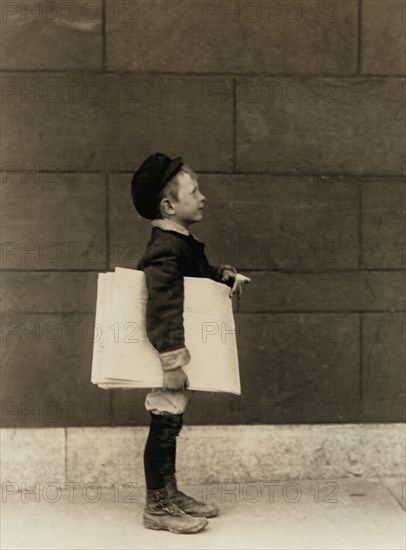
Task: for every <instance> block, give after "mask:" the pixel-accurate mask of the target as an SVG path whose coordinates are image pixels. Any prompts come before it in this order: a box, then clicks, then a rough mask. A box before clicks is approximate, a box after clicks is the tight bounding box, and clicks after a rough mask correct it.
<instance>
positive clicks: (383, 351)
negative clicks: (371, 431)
mask: <svg viewBox="0 0 406 550" xmlns="http://www.w3.org/2000/svg"><path fill="white" fill-rule="evenodd" d="M405 338H406V314H404V313H403V314H402V313H392V314H391V313H369V314H363V316H362V393H363V398H362V401H363V411H362V420H363V422H406V370H405V364H406V353H405Z"/></svg>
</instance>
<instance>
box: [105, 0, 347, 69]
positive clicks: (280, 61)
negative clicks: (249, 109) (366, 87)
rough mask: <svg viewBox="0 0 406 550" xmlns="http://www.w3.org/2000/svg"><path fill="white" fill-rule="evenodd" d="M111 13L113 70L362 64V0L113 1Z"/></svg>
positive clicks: (108, 28)
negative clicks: (359, 47) (359, 52)
mask: <svg viewBox="0 0 406 550" xmlns="http://www.w3.org/2000/svg"><path fill="white" fill-rule="evenodd" d="M106 16H107V23H106V39H107V45H106V50H107V67H108V69H109V70H121V71H122V70H131V71H162V72H191V73H198V72H200V73H201V72H204V73H230V72H232V73H244V72H245V73H247V72H248V73H252V72H254V73H255V72H256V73H273V74H275V73H278V74H281V73H282V74H326V75H328V74H352V73H355V71H356V68H357V36H358V6H357V2H355V1H354V0H350V1H346V2H327V1H324V0H323V1H321V2H313V1H308V0H300V1H299V2H295V3H292V2H288V1H287V0H283V1H281V2H267V1H264V0H259V1H257V2H202V1H201V0H197V1H196V0H192V1H186V2H185V1H182V0H176V1H168V0H156V1H148V2H139V3H138V2H137V3H127V4H126V3H125V2H116V1H114V0H109V1H108V2H107V9H106ZM174 30H176V32H174ZM157 41H158V42H159V43H161V44H162V45H163V47H162V48H157ZM321 50H323V55H320V51H321Z"/></svg>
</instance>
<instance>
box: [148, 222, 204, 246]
mask: <svg viewBox="0 0 406 550" xmlns="http://www.w3.org/2000/svg"><path fill="white" fill-rule="evenodd" d="M151 225H153V226H154V227H159V229H163V230H164V231H176V233H181V234H182V235H187V236H189V237H192V238H193V239H194V240H195V241H197V242H198V243H200V244H203V243H202V242H201V241H199V239H196V237H195V236H194V235H193V233H190V231H188V230H187V229H186V227H183V226H182V225H179V224H178V223H176V222H174V221H172V220H168V219H167V218H164V219H162V218H156V219H155V220H152V221H151Z"/></svg>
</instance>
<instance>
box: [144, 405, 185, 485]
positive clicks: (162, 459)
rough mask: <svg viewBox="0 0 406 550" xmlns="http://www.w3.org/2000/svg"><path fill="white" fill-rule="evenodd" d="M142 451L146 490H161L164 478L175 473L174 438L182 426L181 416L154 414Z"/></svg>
mask: <svg viewBox="0 0 406 550" xmlns="http://www.w3.org/2000/svg"><path fill="white" fill-rule="evenodd" d="M150 415H151V425H150V429H149V434H148V439H147V442H146V445H145V451H144V470H145V480H146V484H147V489H162V488H163V487H164V485H165V477H166V476H170V475H173V474H175V472H176V437H177V436H178V435H179V432H180V430H181V429H182V424H183V414H154V413H152V412H150Z"/></svg>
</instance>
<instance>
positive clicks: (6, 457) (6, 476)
mask: <svg viewBox="0 0 406 550" xmlns="http://www.w3.org/2000/svg"><path fill="white" fill-rule="evenodd" d="M0 437H1V481H2V483H4V484H6V483H10V484H11V485H10V486H9V487H8V488H7V487H6V485H3V489H4V491H12V490H13V489H15V488H16V489H17V490H21V489H22V488H23V483H25V487H26V488H27V489H32V488H33V487H34V486H35V483H36V482H40V483H41V482H42V483H49V482H57V483H63V482H64V481H65V430H64V428H52V429H46V428H37V429H35V430H33V429H30V428H21V427H19V428H17V429H14V428H2V429H1V434H0ZM12 484H15V485H12ZM30 498H33V497H31V496H27V500H29V499H30ZM3 502H4V501H3Z"/></svg>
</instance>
